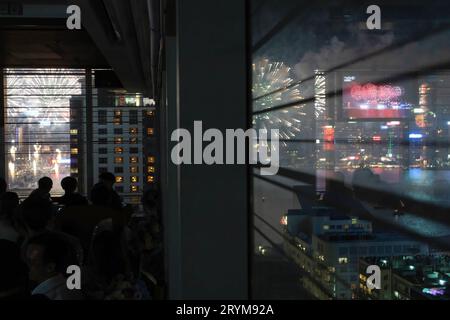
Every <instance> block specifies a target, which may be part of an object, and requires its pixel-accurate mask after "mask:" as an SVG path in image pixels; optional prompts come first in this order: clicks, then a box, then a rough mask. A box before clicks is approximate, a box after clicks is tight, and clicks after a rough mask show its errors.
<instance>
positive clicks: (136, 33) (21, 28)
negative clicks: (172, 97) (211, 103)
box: [0, 0, 160, 97]
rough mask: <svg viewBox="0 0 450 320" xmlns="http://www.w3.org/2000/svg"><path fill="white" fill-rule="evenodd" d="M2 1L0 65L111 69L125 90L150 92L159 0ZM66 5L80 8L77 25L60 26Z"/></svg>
mask: <svg viewBox="0 0 450 320" xmlns="http://www.w3.org/2000/svg"><path fill="white" fill-rule="evenodd" d="M6 3H7V4H6V5H5V4H4V2H3V0H2V1H1V3H0V66H3V67H29V68H31V67H71V68H111V69H112V70H113V71H114V72H115V73H116V75H117V77H118V78H119V79H120V81H121V82H122V84H123V85H124V87H125V89H127V90H128V91H129V92H141V93H143V94H145V95H147V96H148V97H154V96H155V88H156V87H157V84H156V83H157V73H158V70H157V67H158V65H159V63H158V61H159V52H160V51H159V44H160V31H159V14H160V13H159V3H160V0H139V1H122V0H96V1H91V0H72V1H65V0H60V1H58V0H33V1H30V0H22V1H19V0H6ZM72 4H76V5H78V6H79V7H80V8H81V23H82V29H81V30H69V29H67V27H66V19H67V17H68V14H67V13H66V12H65V9H66V8H67V6H68V5H72ZM11 8H12V9H13V10H11ZM8 10H9V11H8Z"/></svg>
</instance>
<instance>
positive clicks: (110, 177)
mask: <svg viewBox="0 0 450 320" xmlns="http://www.w3.org/2000/svg"><path fill="white" fill-rule="evenodd" d="M98 178H99V180H100V182H101V183H102V184H103V185H105V186H106V187H107V188H109V189H112V187H113V185H114V183H115V182H116V177H115V176H114V174H112V173H111V172H102V173H101V174H100V176H99V177H98Z"/></svg>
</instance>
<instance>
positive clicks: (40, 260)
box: [26, 232, 71, 283]
mask: <svg viewBox="0 0 450 320" xmlns="http://www.w3.org/2000/svg"><path fill="white" fill-rule="evenodd" d="M69 256H70V250H69V246H68V245H67V242H65V241H64V240H63V239H62V238H61V237H60V236H59V235H58V234H55V233H52V232H45V233H43V234H40V235H37V236H35V237H32V238H31V239H30V240H29V241H28V243H27V247H26V261H27V264H28V268H29V270H30V274H29V277H30V280H32V281H35V282H37V283H41V282H43V281H45V280H47V279H49V278H51V277H54V276H56V275H58V274H61V275H65V274H66V270H67V267H68V266H69V265H70V264H71V261H69Z"/></svg>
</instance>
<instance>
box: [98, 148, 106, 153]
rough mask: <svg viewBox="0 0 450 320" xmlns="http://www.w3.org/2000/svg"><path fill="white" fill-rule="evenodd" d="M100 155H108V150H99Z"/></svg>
mask: <svg viewBox="0 0 450 320" xmlns="http://www.w3.org/2000/svg"><path fill="white" fill-rule="evenodd" d="M98 153H99V154H107V153H108V149H107V148H98Z"/></svg>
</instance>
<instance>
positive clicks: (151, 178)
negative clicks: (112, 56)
mask: <svg viewBox="0 0 450 320" xmlns="http://www.w3.org/2000/svg"><path fill="white" fill-rule="evenodd" d="M154 181H155V177H154V176H147V182H148V183H153V182H154Z"/></svg>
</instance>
